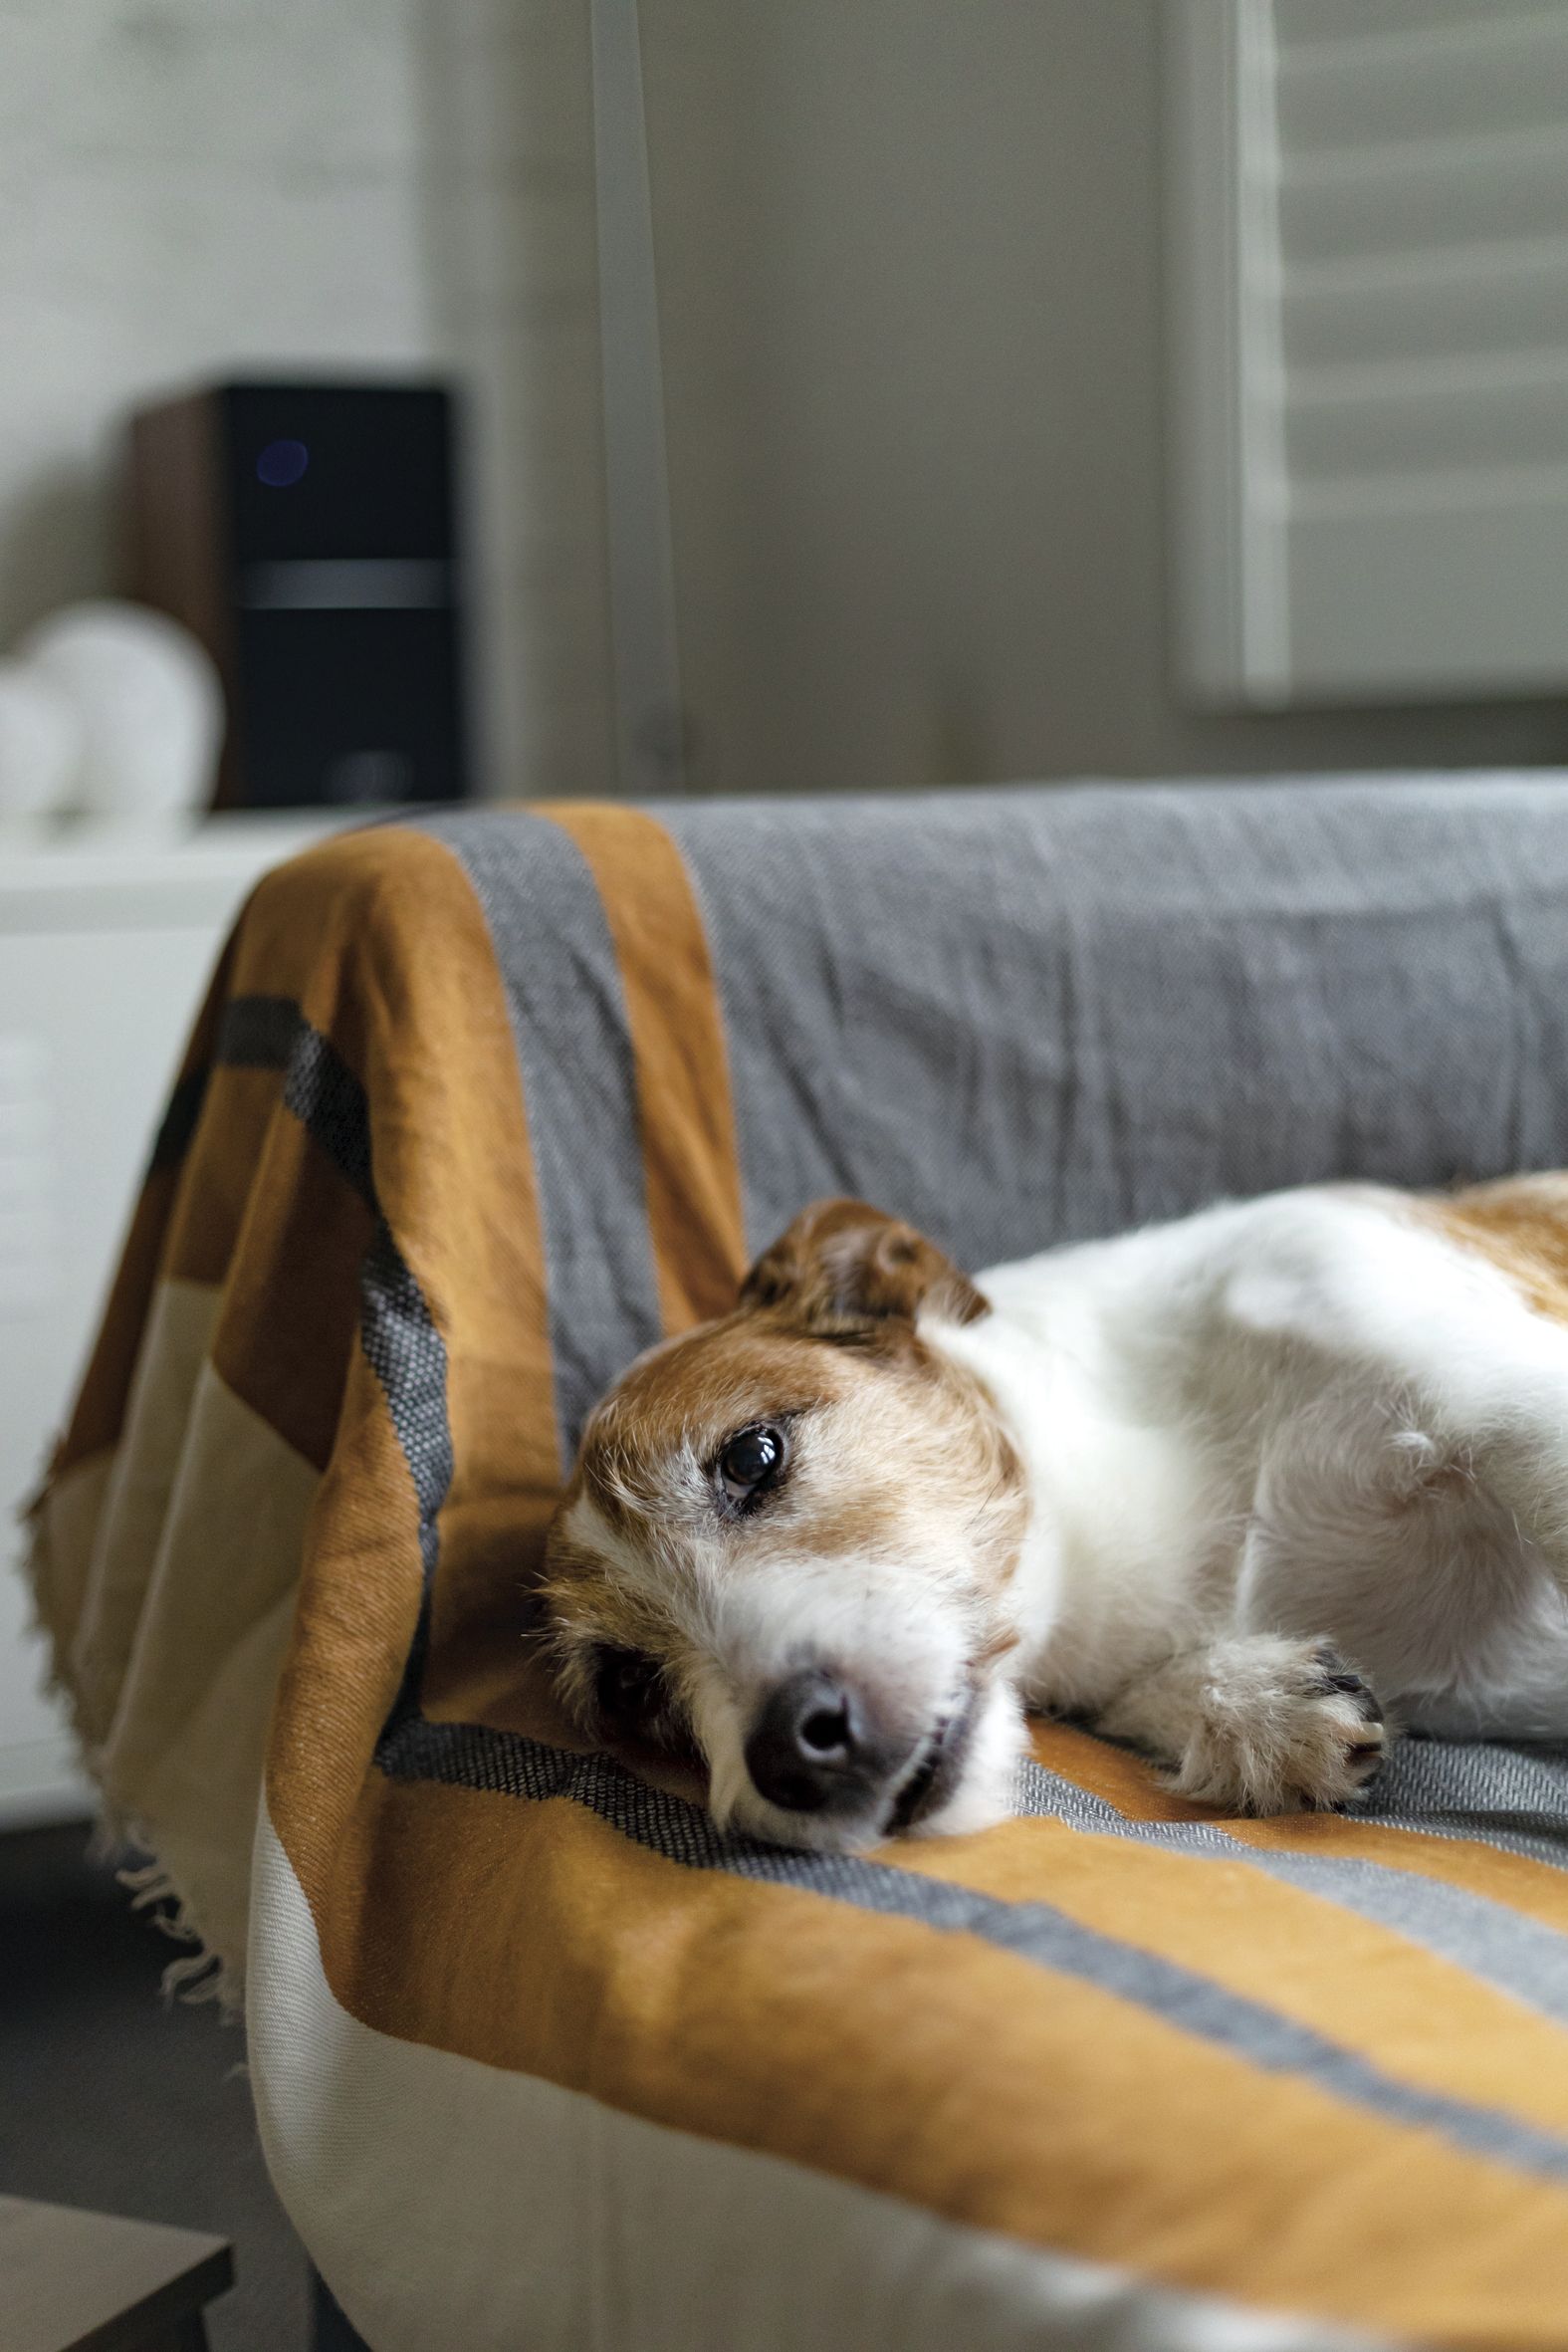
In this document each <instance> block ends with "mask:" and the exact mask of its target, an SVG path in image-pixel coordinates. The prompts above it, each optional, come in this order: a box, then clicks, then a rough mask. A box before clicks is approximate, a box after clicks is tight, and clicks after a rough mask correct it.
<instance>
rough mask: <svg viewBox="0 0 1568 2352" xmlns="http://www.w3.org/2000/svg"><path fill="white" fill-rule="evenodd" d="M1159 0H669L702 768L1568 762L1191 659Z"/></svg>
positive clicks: (663, 264) (965, 772)
mask: <svg viewBox="0 0 1568 2352" xmlns="http://www.w3.org/2000/svg"><path fill="white" fill-rule="evenodd" d="M1162 4H1163V0H964V4H963V5H962V6H955V5H954V4H953V0H787V4H786V5H781V4H780V0H644V34H645V44H646V48H647V54H648V71H649V86H650V103H651V110H652V127H653V147H652V162H653V172H654V194H655V205H656V213H657V224H658V232H659V267H660V278H661V292H662V300H663V306H664V318H665V359H666V367H667V375H668V413H669V420H670V433H671V472H672V482H673V488H674V503H675V530H676V563H677V572H678V578H679V586H680V602H681V627H682V646H681V651H682V664H683V672H684V683H685V688H686V694H687V699H688V701H689V703H690V704H691V706H692V713H693V719H694V724H695V731H696V736H697V743H698V755H699V756H698V770H697V772H698V776H699V779H700V780H701V781H702V782H703V783H704V784H708V785H721V786H729V787H745V788H748V789H755V788H769V789H782V790H788V789H793V788H797V787H802V786H803V787H823V786H829V787H842V786H850V787H853V786H867V785H869V786H882V785H895V784H899V783H917V782H941V781H953V780H964V779H981V778H988V779H989V778H1007V777H1026V776H1059V775H1071V774H1076V773H1095V772H1098V773H1104V774H1119V775H1134V776H1137V775H1148V774H1159V773H1181V772H1183V771H1220V772H1223V771H1228V770H1230V771H1236V770H1240V771H1246V770H1259V771H1261V770H1276V769H1289V768H1312V767H1336V768H1339V767H1354V766H1359V765H1363V764H1365V765H1369V766H1389V765H1416V766H1419V765H1424V764H1428V763H1432V764H1439V765H1444V764H1464V763H1471V762H1504V763H1506V762H1512V761H1521V762H1532V761H1543V760H1552V761H1568V707H1565V705H1564V703H1562V702H1560V701H1558V702H1540V701H1537V702H1523V701H1521V702H1510V703H1499V704H1496V705H1493V706H1491V707H1481V706H1475V705H1472V706H1469V707H1462V706H1459V707H1456V706H1450V707H1446V708H1443V709H1431V710H1381V711H1365V712H1339V713H1330V712H1316V713H1296V714H1292V715H1289V716H1284V717H1235V718H1230V717H1225V718H1222V717H1213V716H1208V717H1206V716H1203V715H1199V714H1196V713H1194V712H1191V711H1185V710H1183V709H1181V708H1180V707H1178V704H1177V702H1176V700H1175V698H1174V696H1173V693H1172V691H1171V688H1170V686H1169V684H1168V654H1167V642H1166V637H1167V622H1168V617H1169V610H1168V593H1167V543H1166V506H1167V499H1166V479H1165V463H1166V452H1165V439H1164V429H1165V395H1164V383H1163V364H1162V363H1163V353H1162V332H1161V330H1162V320H1161V303H1162V277H1163V273H1162V267H1161V232H1162V221H1161V192H1160V191H1161V153H1160V131H1161V88H1160V32H1159V16H1160V9H1161V6H1162Z"/></svg>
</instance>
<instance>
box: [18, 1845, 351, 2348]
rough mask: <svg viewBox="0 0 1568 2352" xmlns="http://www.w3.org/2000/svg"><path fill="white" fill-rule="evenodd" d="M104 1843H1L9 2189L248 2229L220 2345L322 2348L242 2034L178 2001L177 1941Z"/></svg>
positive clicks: (236, 2231) (139, 2214)
mask: <svg viewBox="0 0 1568 2352" xmlns="http://www.w3.org/2000/svg"><path fill="white" fill-rule="evenodd" d="M87 1837H88V1832H87V1828H86V1826H85V1824H82V1823H77V1824H74V1825H73V1826H71V1827H69V1828H64V1829H30V1830H22V1831H18V1832H15V1833H13V1834H12V1835H10V1836H0V2193H6V2194H9V2195H12V2196H16V2197H40V2198H45V2199H47V2200H49V2201H51V2202H52V2203H54V2204H57V2205H79V2206H85V2207H89V2208H92V2209H94V2210H96V2211H98V2212H100V2213H115V2214H129V2215H133V2216H135V2217H136V2218H137V2219H138V2220H141V2221H148V2222H174V2223H179V2224H182V2225H183V2226H184V2227H185V2228H186V2229H191V2230H207V2231H212V2232H214V2233H215V2234H218V2235H220V2236H223V2237H227V2238H229V2239H231V2240H232V2242H233V2246H234V2257H235V2268H236V2272H237V2281H236V2284H235V2286H234V2289H233V2291H232V2293H230V2294H227V2295H225V2296H224V2297H223V2298H222V2299H221V2300H220V2301H219V2302H217V2303H214V2304H213V2305H212V2307H211V2310H210V2312H209V2315H208V2325H209V2330H210V2333H211V2338H212V2347H213V2352H305V2347H306V2346H307V2345H308V2343H309V2341H310V2336H309V2325H308V2319H307V2310H308V2289H307V2281H306V2264H305V2256H304V2254H303V2253H302V2252H301V2250H300V2246H299V2241H298V2240H297V2238H296V2237H295V2236H294V2234H293V2232H292V2231H291V2229H290V2227H289V2224H288V2223H287V2221H286V2220H285V2219H284V2216H283V2212H282V2210H281V2208H280V2207H279V2204H278V2201H277V2199H276V2197H275V2196H274V2195H273V2192H272V2188H271V2185H270V2183H269V2182H268V2179H267V2174H266V2171H265V2168H264V2167H263V2164H262V2158H261V2150H260V2148H259V2146H258V2145H257V2139H256V2125H255V2119H254V2117H253V2115H252V2112H251V2101H250V2092H249V2089H248V2087H247V2084H246V2080H245V2076H244V2073H243V2071H241V2069H242V2067H243V2061H244V2056H245V2047H244V2040H243V2036H242V2035H241V2033H240V2031H239V2028H238V2027H237V2026H232V2025H229V2026H225V2025H223V2024H221V2023H220V2022H219V2019H218V2014H217V2011H216V2009H215V2008H214V2007H213V2006H211V2005H204V2006H200V2007H183V2006H181V2005H180V2003H179V2002H178V2001H175V2002H172V2003H170V2002H167V2001H165V2000H164V1999H163V1998H162V1996H161V1995H160V1993H159V1990H158V1979H159V1977H160V1975H161V1974H162V1971H163V1969H164V1967H165V1966H166V1965H167V1962H168V1960H169V1958H170V1956H171V1955H172V1954H174V1953H175V1952H176V1951H177V1949H178V1948H177V1947H176V1946H174V1945H172V1944H170V1943H169V1941H168V1939H167V1937H165V1936H161V1935H159V1934H158V1933H157V1931H156V1930H155V1929H154V1928H153V1927H152V1926H151V1925H150V1924H149V1923H148V1922H147V1921H146V1920H145V1919H144V1918H143V1917H140V1916H139V1915H137V1914H136V1913H134V1912H132V1911H131V1909H130V1898H129V1896H128V1895H127V1894H126V1893H125V1890H124V1889H123V1888H122V1887H120V1886H118V1885H116V1883H115V1880H114V1877H113V1874H112V1870H111V1869H110V1868H108V1867H100V1866H97V1865H94V1864H92V1863H90V1862H89V1861H88V1860H87V1856H86V1847H87Z"/></svg>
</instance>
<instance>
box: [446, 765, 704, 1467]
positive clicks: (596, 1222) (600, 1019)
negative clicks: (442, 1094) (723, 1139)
mask: <svg viewBox="0 0 1568 2352" xmlns="http://www.w3.org/2000/svg"><path fill="white" fill-rule="evenodd" d="M421 829H422V830H424V831H426V832H429V833H433V834H434V835H435V837H436V838H437V839H438V840H441V841H444V842H445V844H446V846H447V847H448V848H449V849H450V850H451V851H452V853H453V854H454V856H456V857H457V859H458V860H459V862H460V863H461V865H462V866H463V869H464V871H465V872H466V873H467V875H468V877H469V880H470V881H471V882H472V883H473V885H474V890H475V893H476V895H477V897H478V899H479V902H480V905H481V906H482V907H483V908H484V911H485V920H486V921H487V923H488V924H489V926H490V936H491V940H492V943H493V945H494V947H495V952H496V961H497V964H498V965H499V967H500V970H501V976H502V980H503V982H504V984H505V987H506V991H507V1001H508V1005H509V1007H510V1010H511V1015H512V1033H513V1038H514V1040H515V1042H516V1046H517V1055H518V1062H519V1065H520V1068H521V1071H522V1077H523V1096H524V1102H525V1104H526V1107H527V1113H528V1129H529V1141H530V1146H531V1148H532V1151H533V1156H534V1172H535V1178H536V1181H537V1183H538V1187H539V1204H540V1218H541V1222H542V1225H543V1227H544V1237H545V1266H546V1279H547V1283H548V1286H549V1298H550V1342H551V1353H552V1356H553V1359H554V1362H555V1375H556V1419H557V1426H558V1431H559V1435H560V1454H561V1461H562V1463H563V1464H564V1463H569V1462H570V1460H571V1458H572V1456H573V1455H574V1454H575V1452H576V1449H577V1440H578V1438H579V1437H580V1435H581V1432H582V1425H583V1423H584V1421H585V1420H586V1419H587V1416H588V1413H589V1412H590V1410H591V1409H592V1407H593V1406H594V1405H595V1404H596V1403H597V1401H598V1399H599V1397H600V1396H601V1395H602V1394H603V1392H604V1390H605V1389H606V1388H607V1387H608V1385H609V1383H610V1381H611V1380H613V1379H614V1378H615V1376H616V1374H617V1373H619V1372H621V1371H624V1369H625V1367H626V1365H627V1364H628V1363H629V1362H630V1361H631V1359H632V1357H633V1356H634V1355H636V1354H637V1353H638V1352H639V1350H641V1349H642V1348H644V1347H647V1346H649V1345H650V1344H651V1343H652V1341H653V1340H655V1339H657V1338H658V1337H659V1333H660V1318H659V1302H658V1290H657V1286H656V1282H655V1277H654V1269H653V1249H652V1244H651V1241H650V1239H649V1233H648V1210H647V1200H646V1195H645V1190H644V1184H643V1172H642V1146H641V1121H640V1119H639V1116H638V1110H637V1088H636V1070H635V1064H634V1062H633V1058H632V1051H631V1042H630V1038H629V1035H628V1032H627V1027H626V1009H625V1004H624V1001H623V998H622V992H621V980H620V969H619V966H618V964H617V962H616V958H615V948H614V943H613V941H612V940H611V938H610V934H609V926H608V924H607V922H606V921H605V917H604V909H603V907H602V905H601V904H600V902H599V895H598V891H597V889H596V888H595V887H594V882H593V877H592V875H591V873H590V872H589V870H588V867H587V864H586V862H585V861H584V859H583V856H582V853H581V851H580V850H579V849H578V848H577V846H576V843H575V842H574V841H572V840H571V839H570V838H569V836H568V835H567V834H566V833H564V832H562V830H561V828H560V825H558V824H553V823H551V822H550V821H549V819H547V818H542V817H532V816H527V815H521V814H515V815H507V816H494V817H488V816H481V815H479V814H477V813H476V812H474V811H472V810H469V811H465V812H464V813H462V814H461V815H455V816H452V817H439V818H432V819H423V820H421Z"/></svg>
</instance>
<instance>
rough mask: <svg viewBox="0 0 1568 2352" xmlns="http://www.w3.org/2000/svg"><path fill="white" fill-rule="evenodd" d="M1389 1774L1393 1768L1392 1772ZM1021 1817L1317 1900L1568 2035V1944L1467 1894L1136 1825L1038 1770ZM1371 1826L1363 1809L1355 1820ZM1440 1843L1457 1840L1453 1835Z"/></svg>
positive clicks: (1220, 1838)
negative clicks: (1256, 1874)
mask: <svg viewBox="0 0 1568 2352" xmlns="http://www.w3.org/2000/svg"><path fill="white" fill-rule="evenodd" d="M1395 1753H1396V1755H1397V1754H1398V1751H1396V1752H1395ZM1387 1768H1389V1769H1392V1768H1393V1767H1392V1762H1391V1764H1390V1766H1389V1767H1387ZM1017 1809H1018V1811H1019V1812H1020V1813H1028V1814H1034V1815H1043V1816H1045V1817H1046V1818H1047V1819H1050V1820H1054V1821H1061V1822H1064V1823H1065V1824H1066V1825H1067V1827H1068V1828H1070V1829H1075V1830H1079V1831H1084V1832H1088V1833H1090V1834H1092V1835H1096V1836H1100V1837H1122V1838H1127V1839H1129V1840H1130V1841H1131V1842H1133V1843H1134V1844H1137V1845H1147V1846H1154V1847H1157V1848H1160V1849H1163V1850H1164V1851H1165V1852H1167V1853H1176V1854H1186V1855H1193V1856H1196V1857H1198V1858H1199V1859H1201V1860H1205V1861H1212V1862H1229V1863H1231V1864H1232V1865H1233V1864H1235V1863H1237V1862H1242V1863H1245V1864H1246V1866H1247V1867H1248V1868H1249V1869H1253V1870H1258V1871H1261V1872H1262V1873H1263V1874H1264V1876H1265V1877H1268V1878H1274V1879H1278V1880H1280V1881H1281V1882H1282V1883H1283V1884H1284V1885H1286V1886H1293V1887H1299V1888H1300V1889H1301V1890H1302V1891H1303V1893H1306V1894H1310V1895H1318V1896H1321V1897H1322V1898H1323V1899H1324V1900H1326V1901H1328V1902H1332V1903H1337V1904H1338V1905H1339V1906H1340V1907H1341V1909H1343V1910H1346V1911H1353V1912H1355V1913H1356V1914H1357V1915H1358V1917H1360V1918H1362V1919H1367V1920H1371V1921H1372V1922H1373V1923H1374V1924H1375V1925H1376V1926H1378V1927H1382V1928H1387V1929H1389V1930H1390V1931H1391V1932H1392V1933H1394V1934H1395V1935H1400V1936H1404V1937H1406V1938H1407V1939H1408V1940H1409V1941H1410V1942H1412V1943H1415V1944H1420V1945H1422V1946H1423V1947H1424V1948H1425V1949H1426V1950H1427V1951H1429V1952H1433V1953H1436V1954H1437V1955H1438V1956H1439V1957H1440V1958H1441V1959H1443V1960H1448V1961H1452V1962H1453V1963H1454V1964H1455V1965H1456V1967H1458V1968H1462V1969H1465V1970H1467V1971H1468V1972H1469V1974H1470V1975H1471V1976H1475V1977H1479V1978H1481V1979H1483V1980H1484V1981H1485V1983H1487V1984H1488V1985H1491V1986H1493V1987H1495V1988H1496V1990H1497V1991H1499V1992H1502V1993H1506V1994H1509V1995H1511V1996H1512V1998H1513V1999H1516V2000H1521V2001H1524V2002H1526V2003H1527V2004H1528V2006H1530V2007H1531V2008H1533V2009H1537V2010H1539V2011H1540V2013H1541V2014H1542V2015H1543V2016H1547V2017H1550V2018H1551V2019H1552V2020H1553V2022H1554V2023H1556V2024H1559V2025H1568V1936H1564V1935H1562V1934H1560V1933H1559V1932H1558V1931H1557V1930H1556V1929H1554V1928H1549V1927H1546V1926H1544V1925H1543V1924H1542V1923H1541V1922H1540V1921H1539V1920H1534V1919H1528V1918H1526V1917H1524V1916H1522V1915H1521V1914H1520V1913H1519V1912H1517V1911H1510V1910H1509V1909H1508V1907H1507V1906H1506V1905H1505V1904H1502V1903H1493V1902H1489V1901H1488V1900H1487V1898H1486V1897H1485V1896H1484V1895H1476V1894H1472V1893H1470V1892H1469V1891H1468V1890H1467V1889H1466V1888H1464V1887H1456V1886H1450V1885H1448V1884H1446V1883H1445V1882H1444V1881H1442V1880H1440V1879H1430V1878H1424V1877H1422V1876H1421V1875H1420V1874H1419V1873H1418V1872H1416V1871H1407V1870H1397V1869H1393V1868H1391V1867H1389V1866H1387V1865H1385V1864H1383V1863H1381V1862H1371V1861H1366V1860H1363V1859H1360V1858H1359V1857H1355V1856H1351V1855H1325V1854H1298V1853H1289V1854H1284V1853H1271V1852H1269V1851H1268V1850H1267V1849H1266V1848H1263V1847H1260V1846H1254V1845H1252V1844H1251V1843H1250V1842H1247V1841H1243V1840H1242V1839H1240V1838H1238V1837H1234V1836H1232V1834H1231V1832H1230V1831H1229V1830H1227V1829H1226V1828H1224V1827H1223V1826H1222V1825H1221V1824H1220V1823H1219V1822H1211V1821H1135V1820H1130V1819H1129V1818H1128V1816H1127V1815H1126V1814H1125V1813H1119V1812H1118V1811H1117V1810H1116V1808H1115V1806H1114V1805H1111V1804H1108V1803H1107V1802H1106V1800H1105V1798H1104V1797H1101V1796H1095V1795H1093V1794H1091V1793H1090V1791H1089V1790H1087V1789H1084V1788H1079V1787H1078V1786H1077V1785H1076V1784H1075V1782H1073V1781H1071V1780H1068V1779H1065V1778H1063V1777H1062V1776H1061V1775H1060V1774H1059V1773H1056V1772H1051V1771H1047V1770H1046V1769H1045V1768H1044V1766H1043V1765H1041V1764H1033V1763H1029V1764H1024V1766H1023V1767H1022V1770H1021V1771H1020V1773H1019V1775H1018V1789H1017ZM1367 1817H1368V1816H1367V1814H1366V1812H1365V1811H1364V1810H1363V1808H1362V1807H1360V1806H1358V1807H1357V1809H1356V1818H1357V1819H1358V1820H1363V1819H1366V1818H1367ZM1379 1818H1380V1819H1381V1820H1383V1821H1386V1822H1387V1823H1388V1824H1389V1825H1390V1826H1391V1827H1395V1828H1399V1829H1420V1830H1427V1829H1429V1828H1430V1826H1431V1824H1430V1822H1429V1821H1428V1820H1427V1819H1426V1818H1425V1817H1423V1816H1422V1815H1421V1814H1420V1813H1417V1812H1413V1811H1411V1810H1409V1809H1406V1810H1401V1811H1391V1812H1386V1813H1384V1814H1382V1815H1380V1816H1379ZM1439 1834H1440V1835H1450V1836H1458V1835H1460V1834H1461V1833H1460V1832H1459V1831H1457V1830H1448V1831H1440V1832H1439ZM1465 1834H1467V1835H1468V1836H1469V1837H1470V1838H1471V1839H1472V1840H1487V1841H1489V1840H1490V1829H1489V1825H1482V1824H1477V1825H1476V1826H1474V1827H1472V1828H1471V1829H1470V1830H1469V1831H1468V1832H1467V1833H1465Z"/></svg>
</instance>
